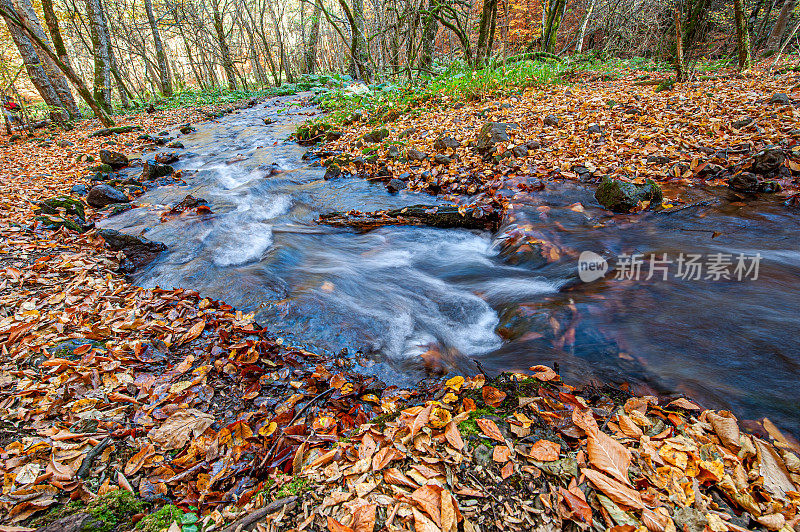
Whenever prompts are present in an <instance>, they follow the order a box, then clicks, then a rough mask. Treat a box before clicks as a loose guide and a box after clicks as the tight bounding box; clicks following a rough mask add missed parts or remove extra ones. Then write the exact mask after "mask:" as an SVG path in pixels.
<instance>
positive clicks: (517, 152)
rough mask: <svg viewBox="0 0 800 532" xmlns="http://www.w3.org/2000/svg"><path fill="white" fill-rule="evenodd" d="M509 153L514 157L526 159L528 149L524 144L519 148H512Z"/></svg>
mask: <svg viewBox="0 0 800 532" xmlns="http://www.w3.org/2000/svg"><path fill="white" fill-rule="evenodd" d="M511 153H513V154H514V157H527V156H528V147H527V146H526V145H525V144H520V145H519V146H514V147H513V148H512V149H511Z"/></svg>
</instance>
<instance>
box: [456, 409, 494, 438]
mask: <svg viewBox="0 0 800 532" xmlns="http://www.w3.org/2000/svg"><path fill="white" fill-rule="evenodd" d="M496 412H497V410H496V409H495V408H492V407H490V406H487V407H486V408H478V409H476V410H473V411H472V412H470V413H469V417H468V418H467V419H465V420H464V421H462V422H461V423H459V424H458V430H459V431H460V432H461V434H463V435H464V436H472V435H475V434H479V433H480V429H478V422H477V421H476V420H477V419H478V418H482V417H486V416H493V415H495V414H496Z"/></svg>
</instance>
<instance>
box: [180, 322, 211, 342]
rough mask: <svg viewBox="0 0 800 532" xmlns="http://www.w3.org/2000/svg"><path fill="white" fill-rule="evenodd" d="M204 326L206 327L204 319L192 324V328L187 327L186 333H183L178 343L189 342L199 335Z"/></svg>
mask: <svg viewBox="0 0 800 532" xmlns="http://www.w3.org/2000/svg"><path fill="white" fill-rule="evenodd" d="M205 327H206V321H205V320H200V321H198V322H197V323H195V324H194V325H192V328H191V329H189V330H188V331H187V332H186V334H184V335H183V337H182V338H181V340H180V342H179V343H181V344H182V343H185V342H190V341H192V340H194V339H195V338H197V337H198V336H200V335H201V334H202V333H203V329H205Z"/></svg>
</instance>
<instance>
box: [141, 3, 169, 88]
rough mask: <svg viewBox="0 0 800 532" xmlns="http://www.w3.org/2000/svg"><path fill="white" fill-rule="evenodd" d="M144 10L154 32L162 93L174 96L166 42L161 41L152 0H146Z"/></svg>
mask: <svg viewBox="0 0 800 532" xmlns="http://www.w3.org/2000/svg"><path fill="white" fill-rule="evenodd" d="M144 10H145V11H146V12H147V22H148V24H150V31H152V32H153V44H154V45H155V47H156V63H158V74H159V77H160V78H161V83H160V85H161V93H162V94H163V95H164V96H172V81H171V80H170V77H169V67H168V66H167V54H165V53H164V44H163V43H162V42H161V33H159V31H158V24H156V17H155V16H154V15H153V2H152V0H144Z"/></svg>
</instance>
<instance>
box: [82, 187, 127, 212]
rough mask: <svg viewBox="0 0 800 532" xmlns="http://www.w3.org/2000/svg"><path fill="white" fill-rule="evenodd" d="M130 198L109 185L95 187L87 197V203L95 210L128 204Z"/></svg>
mask: <svg viewBox="0 0 800 532" xmlns="http://www.w3.org/2000/svg"><path fill="white" fill-rule="evenodd" d="M129 201H131V200H129V199H128V196H126V195H125V194H123V193H122V192H120V191H119V190H117V189H116V188H114V187H111V186H108V185H95V186H93V187H92V189H91V190H90V191H89V193H88V194H87V195H86V203H88V204H89V205H91V206H92V207H95V208H100V207H105V206H106V205H111V204H112V203H127V202H129Z"/></svg>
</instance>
